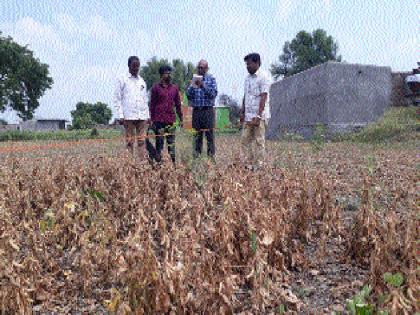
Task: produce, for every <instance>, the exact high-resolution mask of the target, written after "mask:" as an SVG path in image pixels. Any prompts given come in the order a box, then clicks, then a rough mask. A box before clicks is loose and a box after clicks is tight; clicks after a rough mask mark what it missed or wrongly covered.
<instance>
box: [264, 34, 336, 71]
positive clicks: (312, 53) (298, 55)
mask: <svg viewBox="0 0 420 315" xmlns="http://www.w3.org/2000/svg"><path fill="white" fill-rule="evenodd" d="M337 53H338V44H337V43H336V42H335V41H334V38H333V37H332V36H328V35H327V32H325V31H324V30H322V29H317V30H315V31H313V32H312V34H311V33H308V32H305V31H300V32H299V33H297V35H296V37H295V38H294V39H293V40H292V41H291V42H289V41H287V42H285V43H284V46H283V54H281V55H280V56H279V60H278V62H277V63H274V64H272V65H271V70H270V71H271V74H272V75H273V76H274V77H275V78H276V79H277V78H278V77H281V76H284V77H288V76H291V75H293V74H296V73H299V72H301V71H303V70H306V69H309V68H312V67H314V66H316V65H319V64H322V63H324V62H327V61H330V60H333V61H341V56H339V55H337Z"/></svg>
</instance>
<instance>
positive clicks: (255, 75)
mask: <svg viewBox="0 0 420 315" xmlns="http://www.w3.org/2000/svg"><path fill="white" fill-rule="evenodd" d="M260 73H261V68H258V70H257V71H256V72H255V73H254V74H251V73H248V77H250V78H255V77H258V76H259V75H260Z"/></svg>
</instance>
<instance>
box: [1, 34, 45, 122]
mask: <svg viewBox="0 0 420 315" xmlns="http://www.w3.org/2000/svg"><path fill="white" fill-rule="evenodd" d="M52 84H53V79H52V78H51V77H50V76H49V71H48V65H47V64H45V63H41V62H40V61H39V59H38V58H36V57H35V56H34V54H33V52H32V51H30V50H29V49H28V48H27V46H21V45H19V44H17V43H16V42H14V41H13V39H12V38H11V37H3V36H1V32H0V112H4V111H5V110H6V108H8V107H9V108H11V109H13V110H14V111H16V112H17V114H18V116H19V117H20V118H22V119H23V120H28V119H31V118H32V117H33V114H34V112H35V109H36V108H38V106H39V99H40V97H41V96H42V95H44V92H45V91H46V90H47V89H49V88H51V85H52Z"/></svg>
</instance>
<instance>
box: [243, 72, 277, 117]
mask: <svg viewBox="0 0 420 315" xmlns="http://www.w3.org/2000/svg"><path fill="white" fill-rule="evenodd" d="M270 85H271V79H270V76H269V75H268V74H267V73H266V72H264V71H262V70H260V69H258V71H257V72H256V73H254V74H252V75H251V74H248V76H247V77H246V78H245V85H244V91H245V93H244V95H245V121H251V120H252V118H254V117H255V116H257V115H258V109H259V107H260V100H261V94H262V93H267V101H266V102H265V106H264V111H263V113H262V115H261V119H263V120H268V119H269V118H270V102H269V92H270Z"/></svg>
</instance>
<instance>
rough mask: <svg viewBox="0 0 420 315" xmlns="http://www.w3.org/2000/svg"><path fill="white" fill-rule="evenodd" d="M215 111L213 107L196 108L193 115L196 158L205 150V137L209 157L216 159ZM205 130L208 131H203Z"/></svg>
mask: <svg viewBox="0 0 420 315" xmlns="http://www.w3.org/2000/svg"><path fill="white" fill-rule="evenodd" d="M214 123H215V111H214V107H213V106H205V107H194V108H193V113H192V127H193V128H194V129H195V131H196V133H195V136H194V157H198V156H199V155H200V154H201V152H202V149H203V135H204V134H205V135H206V139H207V155H208V156H209V157H214V155H215V153H216V148H215V145H214ZM203 129H207V130H205V131H202V130H203Z"/></svg>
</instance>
